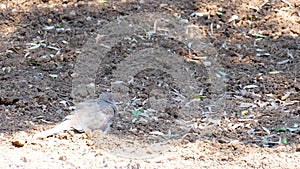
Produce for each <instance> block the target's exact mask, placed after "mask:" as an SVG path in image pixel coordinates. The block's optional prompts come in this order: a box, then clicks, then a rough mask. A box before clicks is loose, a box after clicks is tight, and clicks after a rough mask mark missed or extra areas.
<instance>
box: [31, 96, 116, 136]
mask: <svg viewBox="0 0 300 169" xmlns="http://www.w3.org/2000/svg"><path fill="white" fill-rule="evenodd" d="M75 107H76V109H75V112H74V113H73V114H71V115H69V116H67V117H66V118H65V119H66V120H65V121H63V122H62V123H60V124H58V125H57V126H55V127H54V128H52V129H49V130H46V131H43V132H40V133H37V134H35V135H34V136H33V138H34V139H37V138H46V137H48V136H51V135H56V134H59V133H62V132H64V131H68V130H75V131H78V132H85V133H86V135H87V136H88V138H91V137H92V130H97V129H99V130H102V131H104V133H107V132H108V130H109V127H110V125H111V124H112V122H113V120H114V118H115V116H116V114H117V113H118V109H117V106H116V103H115V100H114V99H113V96H112V94H111V93H102V94H100V96H99V98H98V99H90V100H86V101H84V102H81V103H77V104H75Z"/></svg>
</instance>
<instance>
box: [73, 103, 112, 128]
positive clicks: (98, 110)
mask: <svg viewBox="0 0 300 169" xmlns="http://www.w3.org/2000/svg"><path fill="white" fill-rule="evenodd" d="M81 106H82V107H81V108H80V109H78V110H77V111H76V113H75V114H74V115H75V116H76V117H77V118H78V120H79V123H80V126H81V128H83V129H84V130H86V129H91V130H95V129H101V130H105V129H106V128H107V127H108V125H109V123H110V122H111V120H112V119H113V117H114V109H113V108H112V106H111V105H110V104H101V105H99V104H90V103H87V104H85V105H83V104H81ZM75 129H76V130H77V128H75Z"/></svg>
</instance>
